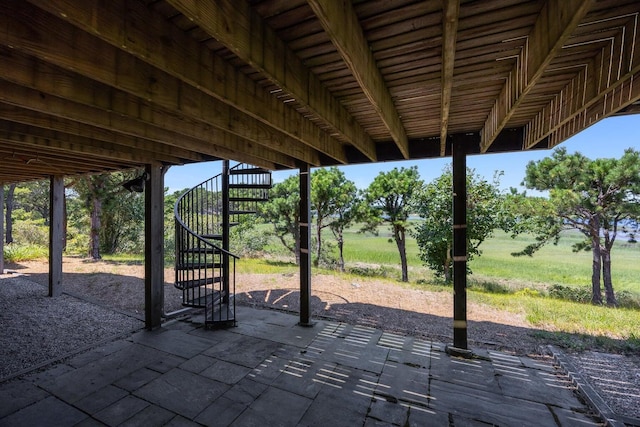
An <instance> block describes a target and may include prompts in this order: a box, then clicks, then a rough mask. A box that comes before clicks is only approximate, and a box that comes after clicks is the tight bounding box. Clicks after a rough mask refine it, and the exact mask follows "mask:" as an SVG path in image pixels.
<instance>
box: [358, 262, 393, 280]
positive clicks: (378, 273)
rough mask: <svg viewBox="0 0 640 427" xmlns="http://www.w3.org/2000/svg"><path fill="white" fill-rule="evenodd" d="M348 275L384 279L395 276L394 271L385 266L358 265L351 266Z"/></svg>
mask: <svg viewBox="0 0 640 427" xmlns="http://www.w3.org/2000/svg"><path fill="white" fill-rule="evenodd" d="M346 272H347V273H348V274H353V275H355V276H361V277H384V278H388V277H391V276H392V275H393V270H392V269H391V268H389V267H387V266H384V265H362V264H356V265H352V266H349V267H348V268H347V270H346Z"/></svg>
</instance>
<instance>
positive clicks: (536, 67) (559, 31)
mask: <svg viewBox="0 0 640 427" xmlns="http://www.w3.org/2000/svg"><path fill="white" fill-rule="evenodd" d="M591 5H592V0H563V1H555V0H548V1H547V2H546V3H545V4H544V6H543V7H542V10H541V11H540V14H539V15H538V18H537V19H536V22H535V24H534V26H533V29H532V30H531V33H529V36H528V38H527V42H526V43H525V47H524V49H523V50H522V52H521V53H520V54H519V55H518V58H517V60H516V63H515V65H514V67H513V69H512V70H511V73H510V74H509V76H508V78H507V81H506V83H505V84H504V86H503V87H502V90H501V92H500V95H499V96H498V99H497V100H496V102H495V104H494V106H493V108H492V110H491V112H490V113H489V116H488V117H487V120H486V121H485V124H484V126H483V128H482V131H481V135H482V142H481V143H480V144H481V145H480V150H481V152H483V153H484V152H486V151H487V150H488V149H489V147H490V146H491V144H492V143H493V141H495V139H496V137H497V136H498V134H499V133H500V132H501V131H502V129H504V127H505V126H506V125H507V123H508V122H509V119H511V117H512V116H513V114H514V113H515V112H516V110H517V109H518V107H519V106H520V104H521V103H522V102H523V100H524V98H525V97H526V96H527V94H528V93H529V92H531V90H532V89H533V87H534V86H535V85H536V83H537V82H538V80H539V79H540V77H542V75H543V73H544V72H545V70H546V69H547V67H548V66H549V64H550V63H551V61H552V60H553V59H554V58H555V57H556V55H558V53H559V52H560V50H561V49H562V46H563V45H564V44H565V42H566V41H567V39H568V38H569V36H570V35H571V34H572V33H573V31H574V30H575V29H576V27H577V26H578V24H579V23H580V21H581V20H582V18H584V16H585V15H586V14H587V12H588V11H589V9H590V7H591Z"/></svg>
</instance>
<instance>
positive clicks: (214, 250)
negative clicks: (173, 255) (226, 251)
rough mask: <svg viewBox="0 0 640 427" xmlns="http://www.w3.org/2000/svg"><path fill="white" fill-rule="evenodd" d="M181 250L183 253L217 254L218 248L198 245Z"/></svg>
mask: <svg viewBox="0 0 640 427" xmlns="http://www.w3.org/2000/svg"><path fill="white" fill-rule="evenodd" d="M181 252H183V253H185V254H219V253H220V249H219V248H216V247H206V248H204V247H199V248H187V249H182V250H181Z"/></svg>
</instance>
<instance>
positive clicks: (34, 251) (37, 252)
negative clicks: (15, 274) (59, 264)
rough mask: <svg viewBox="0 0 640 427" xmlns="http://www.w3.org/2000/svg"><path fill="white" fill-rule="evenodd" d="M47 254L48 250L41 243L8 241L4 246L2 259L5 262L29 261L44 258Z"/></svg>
mask: <svg viewBox="0 0 640 427" xmlns="http://www.w3.org/2000/svg"><path fill="white" fill-rule="evenodd" d="M47 256H49V250H48V248H47V247H46V246H42V245H21V244H18V243H10V244H8V245H5V247H4V259H5V261H7V262H20V261H29V260H33V259H40V258H46V257H47Z"/></svg>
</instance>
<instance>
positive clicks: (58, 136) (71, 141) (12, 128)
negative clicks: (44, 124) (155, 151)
mask: <svg viewBox="0 0 640 427" xmlns="http://www.w3.org/2000/svg"><path fill="white" fill-rule="evenodd" d="M0 140H2V141H7V142H11V143H12V145H15V146H19V147H21V148H30V149H35V150H47V151H54V152H58V153H61V154H66V155H73V156H75V157H76V158H83V157H88V156H91V157H96V158H97V159H98V160H101V161H109V162H112V163H114V164H123V165H124V164H129V165H142V164H144V162H145V161H148V160H149V159H150V158H152V153H150V152H147V153H141V152H140V151H138V150H132V149H131V148H130V147H127V146H125V145H115V144H111V143H108V142H103V141H95V140H92V139H87V138H83V137H79V136H76V135H69V134H64V133H61V132H56V131H53V130H49V129H40V128H36V127H33V126H27V125H23V124H21V123H12V122H8V121H6V120H1V119H0ZM162 161H163V162H164V163H169V164H182V163H183V162H182V161H181V160H180V159H178V158H172V157H168V156H163V157H162ZM203 161H204V159H203Z"/></svg>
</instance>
